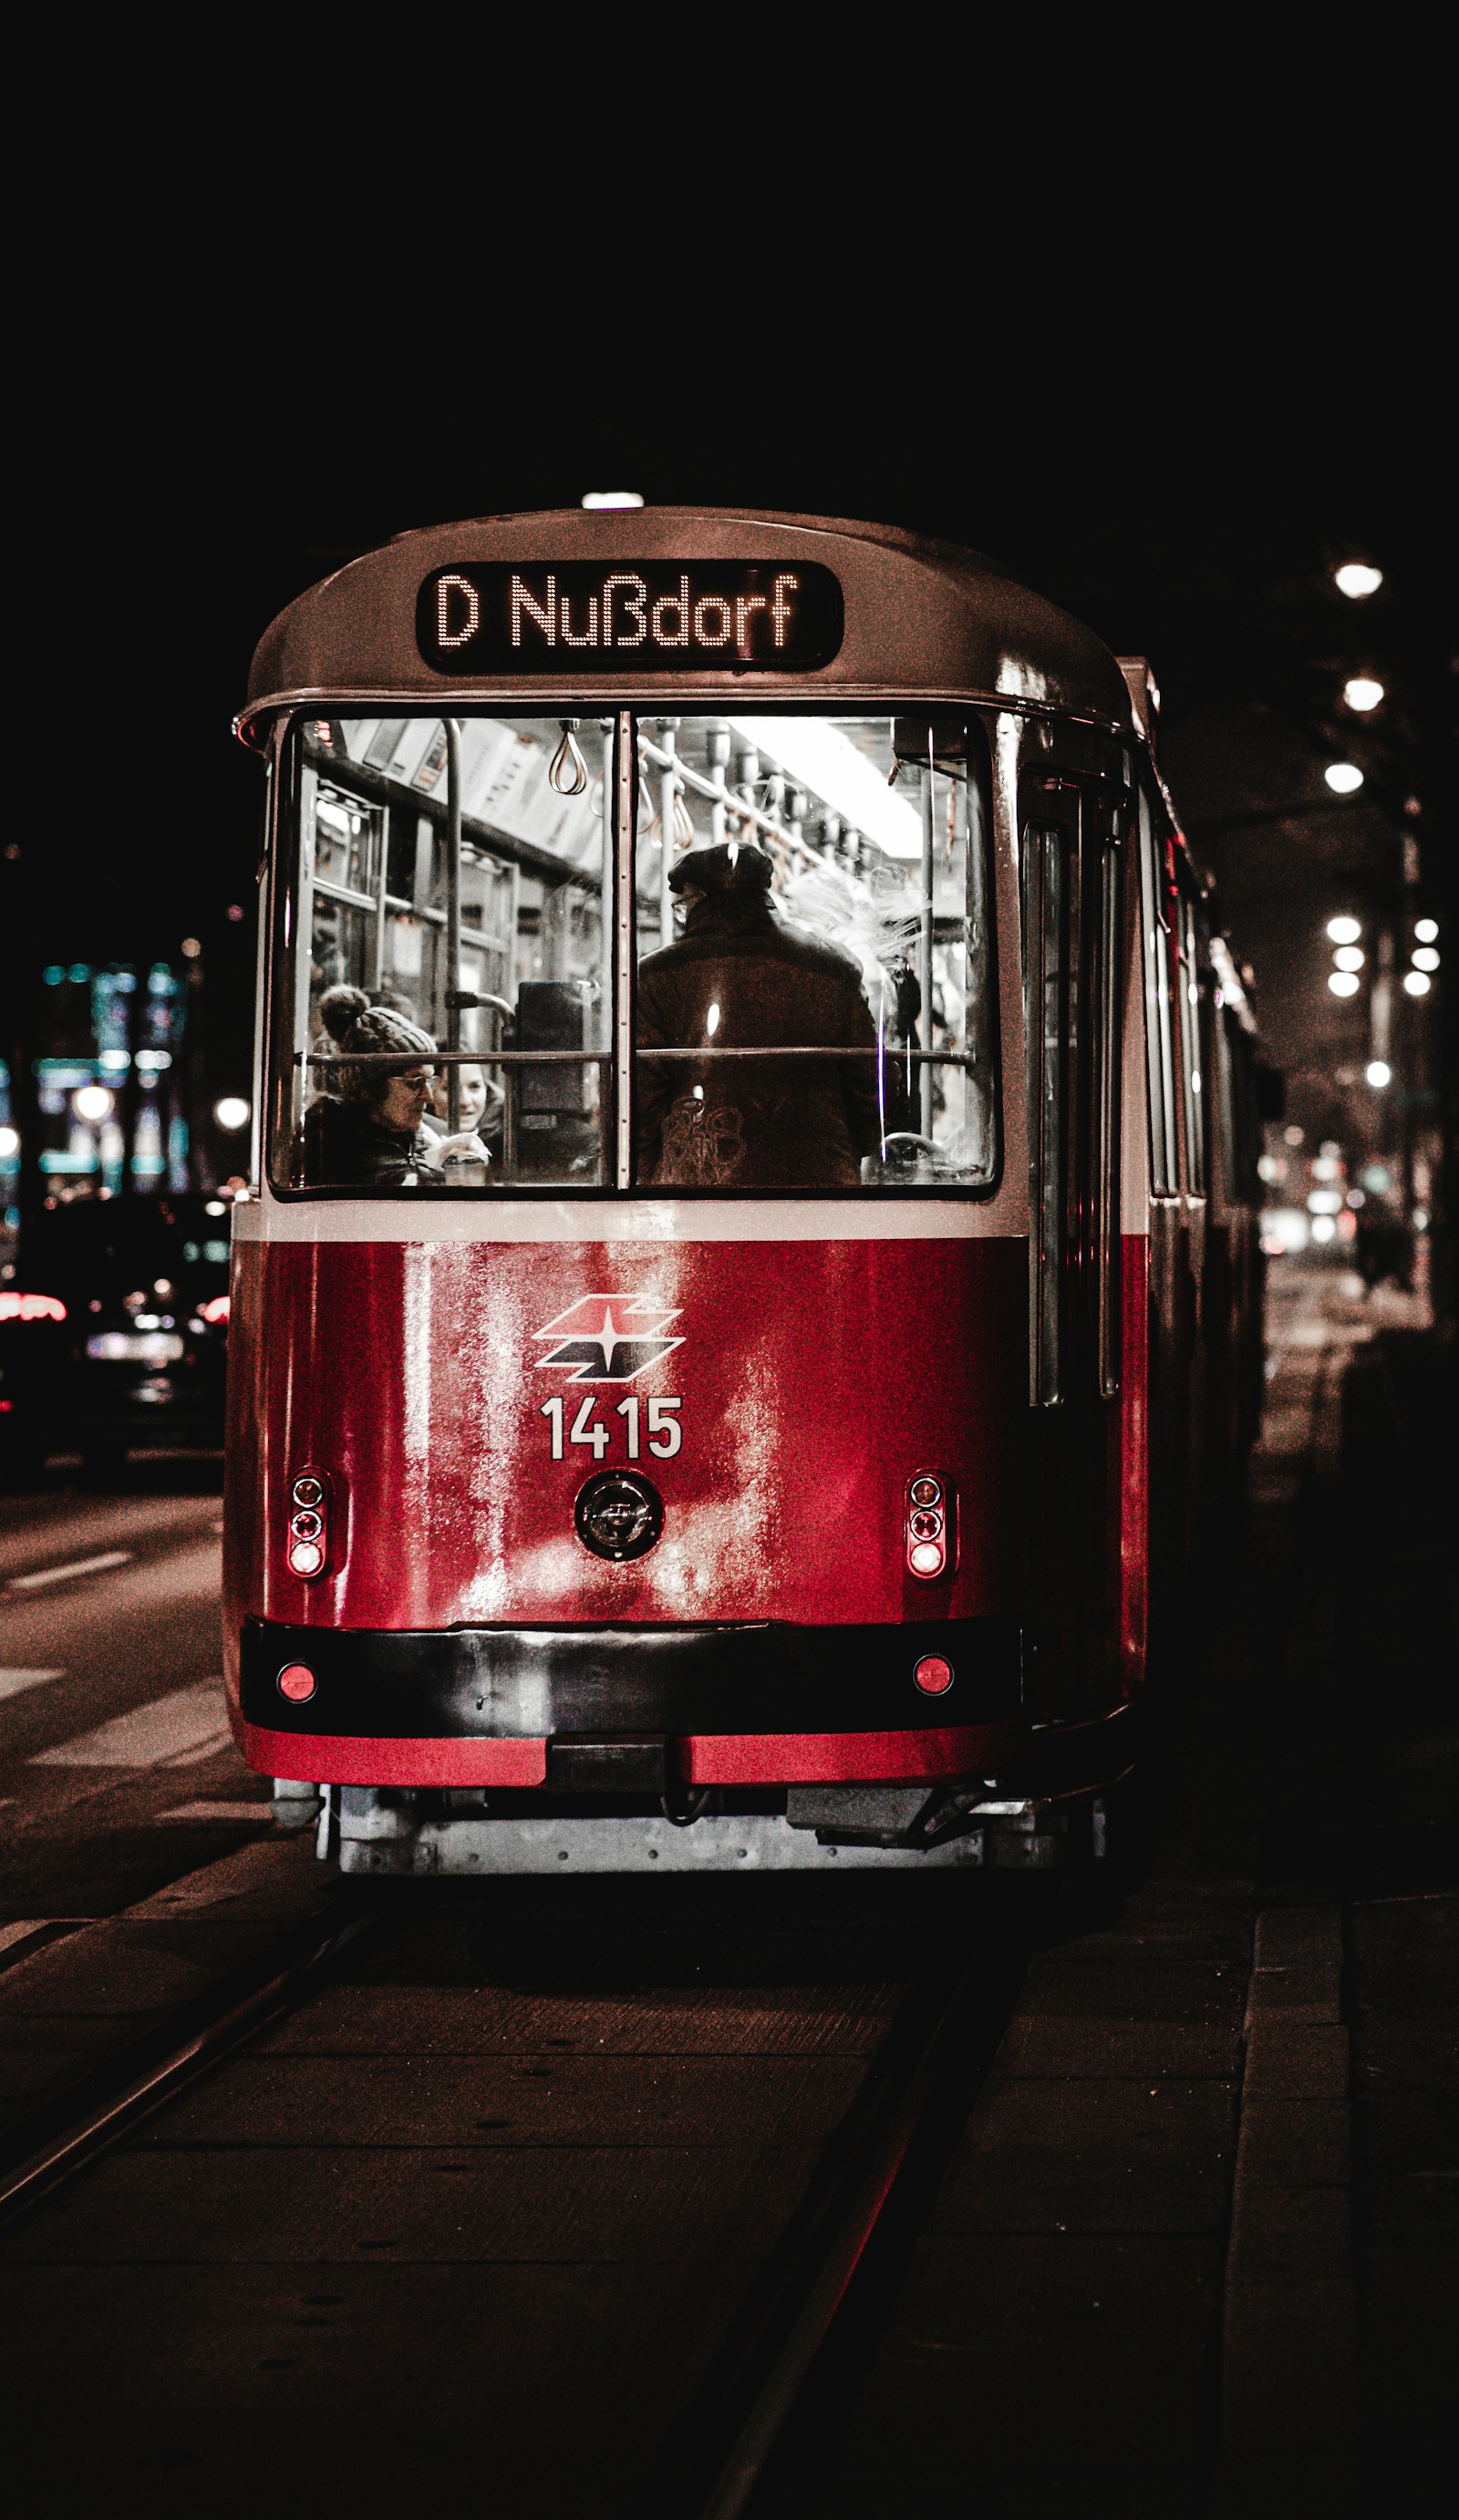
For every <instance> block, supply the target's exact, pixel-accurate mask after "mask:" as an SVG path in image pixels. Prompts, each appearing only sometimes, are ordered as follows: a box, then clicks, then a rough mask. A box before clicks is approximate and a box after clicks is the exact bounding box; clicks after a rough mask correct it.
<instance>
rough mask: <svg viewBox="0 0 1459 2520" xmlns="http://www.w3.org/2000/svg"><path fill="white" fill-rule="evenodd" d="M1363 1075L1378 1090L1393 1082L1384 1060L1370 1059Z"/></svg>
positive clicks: (1388, 1067)
mask: <svg viewBox="0 0 1459 2520" xmlns="http://www.w3.org/2000/svg"><path fill="white" fill-rule="evenodd" d="M1363 1074H1364V1075H1365V1076H1366V1078H1367V1080H1368V1083H1369V1084H1370V1085H1376V1086H1377V1087H1379V1088H1380V1090H1381V1089H1382V1087H1384V1086H1385V1085H1391V1083H1392V1081H1393V1071H1392V1069H1391V1067H1390V1065H1389V1063H1388V1060H1387V1059H1386V1058H1370V1059H1369V1061H1368V1064H1367V1066H1366V1067H1365V1068H1364V1070H1363ZM1354 1195H1355V1196H1358V1197H1360V1196H1361V1195H1362V1193H1361V1192H1358V1193H1354Z"/></svg>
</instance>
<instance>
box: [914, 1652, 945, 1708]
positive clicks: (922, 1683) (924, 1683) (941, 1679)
mask: <svg viewBox="0 0 1459 2520" xmlns="http://www.w3.org/2000/svg"><path fill="white" fill-rule="evenodd" d="M913 1677H914V1678H915V1680H916V1682H917V1686H918V1688H925V1689H926V1690H927V1693H928V1695H929V1697H940V1696H941V1695H942V1692H943V1690H944V1689H948V1688H951V1687H952V1665H951V1663H950V1662H946V1661H944V1660H943V1657H942V1656H941V1654H924V1655H923V1657H922V1660H921V1662H920V1663H919V1664H918V1666H917V1669H916V1672H915V1673H914V1675H913Z"/></svg>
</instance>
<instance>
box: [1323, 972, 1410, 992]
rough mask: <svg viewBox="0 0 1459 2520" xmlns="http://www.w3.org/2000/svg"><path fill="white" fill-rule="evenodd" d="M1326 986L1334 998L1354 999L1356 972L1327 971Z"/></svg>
mask: <svg viewBox="0 0 1459 2520" xmlns="http://www.w3.org/2000/svg"><path fill="white" fill-rule="evenodd" d="M1327 985H1328V987H1329V988H1330V989H1331V991H1332V993H1333V996H1334V997H1335V998H1355V997H1356V996H1357V993H1358V988H1359V985H1360V983H1359V981H1358V976H1357V973H1356V971H1329V973H1328V975H1327ZM1406 985H1407V984H1406V983H1405V986H1406Z"/></svg>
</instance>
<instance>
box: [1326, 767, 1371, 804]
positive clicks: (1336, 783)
mask: <svg viewBox="0 0 1459 2520" xmlns="http://www.w3.org/2000/svg"><path fill="white" fill-rule="evenodd" d="M1322 775H1323V778H1324V779H1325V780H1326V781H1327V784H1328V786H1329V787H1331V789H1332V791H1333V794H1334V795H1335V796H1355V795H1356V794H1357V791H1358V789H1359V788H1360V787H1361V786H1362V784H1363V774H1362V772H1361V771H1360V770H1359V768H1358V766H1357V763H1356V762H1355V761H1330V762H1329V763H1328V765H1327V768H1326V769H1325V770H1324V772H1323V774H1322Z"/></svg>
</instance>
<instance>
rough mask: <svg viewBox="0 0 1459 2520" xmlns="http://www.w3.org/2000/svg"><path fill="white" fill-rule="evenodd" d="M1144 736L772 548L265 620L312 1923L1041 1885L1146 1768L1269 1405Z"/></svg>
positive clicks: (819, 556)
mask: <svg viewBox="0 0 1459 2520" xmlns="http://www.w3.org/2000/svg"><path fill="white" fill-rule="evenodd" d="M1153 698H1154V695H1153V689H1152V686H1151V683H1150V678H1149V676H1148V674H1147V673H1146V671H1145V669H1144V668H1143V666H1133V665H1128V664H1126V665H1125V666H1124V667H1123V668H1121V666H1120V665H1119V664H1118V663H1117V661H1116V659H1115V658H1114V657H1113V656H1112V655H1111V654H1110V653H1109V652H1107V651H1106V650H1105V649H1104V648H1103V647H1102V646H1101V644H1100V642H1099V641H1098V640H1097V639H1096V638H1094V637H1093V636H1092V635H1091V634H1090V633H1089V632H1088V631H1086V630H1084V629H1083V628H1081V627H1080V626H1079V625H1078V624H1077V623H1076V622H1074V621H1072V620H1071V619H1070V618H1069V617H1068V616H1067V615H1066V614H1064V613H1062V612H1060V611H1059V610H1057V609H1056V608H1055V607H1053V606H1052V605H1049V604H1046V603H1044V602H1042V601H1041V600H1040V599H1038V598H1037V597H1035V596H1033V595H1030V594H1029V593H1028V592H1026V590H1025V589H1024V588H1022V587H1020V586H1018V585H1016V584H1015V583H1014V582H1012V581H1011V580H1010V579H1009V578H1008V577H1007V576H1005V575H1004V574H1003V573H1001V572H1000V571H999V570H998V569H997V568H996V567H994V566H992V565H990V564H989V563H987V562H983V561H981V560H980V559H978V558H977V557H976V556H974V555H972V554H970V553H967V552H963V551H960V550H956V549H953V548H950V547H948V546H945V545H941V544H936V543H932V542H928V541H926V540H923V539H920V538H918V537H916V536H914V535H911V534H908V533H903V532H898V531H895V530H893V529H890V528H887V527H881V526H868V525H861V524H848V523H844V522H841V521H835V520H824V519H818V518H814V517H792V516H778V515H775V516H750V515H741V514H739V513H731V512H726V511H706V512H696V511H691V510H687V509H661V510H652V509H650V510H644V511H624V512H615V511H609V512H599V513H579V512H569V513H564V514H549V515H533V516H517V517H488V518H484V519H477V520H475V521H473V522H470V523H466V524H458V525H450V526H442V527H439V528H433V529H432V530H429V531H426V532H419V533H410V534H404V535H401V536H399V537H397V539H396V540H395V541H393V542H392V543H390V544H389V545H388V547H387V548H386V549H385V550H382V551H378V552H373V553H370V554H368V555H367V556H366V557H365V558H363V559H361V560H359V561H356V562H353V563H352V564H351V565H350V566H348V567H346V568H343V569H342V570H341V571H340V572H339V573H338V574H337V575H335V576H334V577H332V578H329V579H327V580H326V581H325V582H324V583H323V584H322V585H320V586H317V587H315V588H313V589H311V590H310V591H309V592H308V593H307V594H305V595H303V596H301V597H300V598H299V599H298V600H297V602H296V603H295V604H293V605H291V606H290V607H289V608H288V609H287V610H286V611H285V612H284V613H282V614H281V615H280V617H279V619H278V620H277V621H276V622H275V623H274V624H273V625H272V627H271V628H270V629H269V631H268V632H267V634H266V636H265V637H264V639H263V641H262V643H261V645H260V647H259V649H258V652H257V655H256V658H255V660H254V666H253V672H252V680H251V697H250V701H249V706H248V710H247V712H246V714H245V716H244V717H243V718H242V719H241V720H240V731H241V732H242V734H243V736H244V738H245V740H246V741H247V742H250V743H251V744H252V745H253V746H254V747H255V748H256V749H258V750H259V751H260V752H261V753H262V754H263V755H264V756H265V758H266V760H267V763H268V767H269V786H270V799H269V821H268V830H269V842H268V870H269V872H268V891H267V901H268V908H267V917H266V921H265V933H264V945H263V950H262V956H261V982H260V1000H259V1010H260V1013H259V1036H260V1038H259V1060H260V1072H261V1088H260V1094H259V1097H258V1107H259V1112H260V1124H259V1143H258V1147H257V1152H256V1172H255V1188H254V1189H253V1191H252V1192H251V1194H250V1196H249V1197H248V1198H247V1199H244V1200H241V1201H240V1202H239V1204H238V1206H237V1208H236V1210H235V1217H234V1254H233V1288H232V1322H231V1331H232V1343H231V1357H230V1427H229V1459H228V1490H227V1521H226V1544H225V1546H226V1613H225V1619H226V1653H227V1664H228V1687H229V1691H230V1699H231V1704H232V1709H233V1716H234V1722H235V1727H236V1730H237V1733H238V1737H239V1740H240V1742H241V1744H242V1746H243V1749H244V1752H245V1755H246V1756H247V1758H248V1759H249V1761H250V1763H251V1765H252V1766H253V1767H254V1768H256V1769H258V1770H260V1771H261V1772H262V1773H264V1774H265V1775H268V1776H272V1777H274V1778H279V1779H283V1780H297V1781H301V1782H310V1781H312V1782H317V1783H318V1784H320V1785H322V1786H324V1787H327V1788H328V1793H327V1795H326V1797H325V1810H324V1820H323V1823H322V1827H321V1843H322V1845H325V1846H327V1847H328V1848H329V1849H330V1850H332V1851H338V1854H339V1856H340V1859H341V1861H342V1864H343V1865H344V1867H345V1868H346V1869H352V1870H400V1871H417V1872H422V1871H437V1870H482V1871H491V1870H497V1869H512V1870H529V1871H530V1870H543V1871H547V1870H554V1871H555V1870H557V1869H558V1868H561V1867H567V1868H583V1869H595V1868H596V1869H605V1870H619V1869H626V1868H640V1867H642V1868H648V1867H650V1866H658V1867H659V1868H676V1869H683V1868H695V1869H698V1868H731V1869H743V1868H753V1867H756V1866H771V1867H791V1868H816V1867H830V1866H831V1865H841V1866H844V1865H845V1864H847V1863H852V1864H856V1863H866V1864H876V1865H891V1866H895V1865H900V1866H903V1867H907V1866H920V1867H927V1866H932V1865H937V1864H960V1863H969V1862H978V1861H980V1860H982V1859H983V1857H984V1855H985V1854H987V1853H990V1851H991V1848H992V1844H993V1838H994V1835H995V1833H996V1824H997V1823H1002V1824H1003V1837H1004V1841H1005V1843H1007V1841H1008V1837H1009V1831H1008V1826H1007V1823H1009V1821H1010V1820H1012V1821H1013V1823H1014V1828H1013V1835H1014V1837H1017V1836H1018V1832H1019V1831H1020V1830H1022V1831H1023V1833H1024V1841H1025V1842H1024V1843H1023V1844H1022V1846H1021V1847H1020V1848H1019V1850H1018V1851H1019V1852H1021V1853H1022V1854H1023V1856H1024V1857H1025V1858H1027V1857H1028V1856H1030V1855H1033V1854H1035V1852H1036V1850H1037V1848H1038V1847H1039V1846H1042V1845H1044V1844H1046V1843H1051V1842H1052V1840H1053V1839H1054V1837H1056V1836H1057V1833H1058V1829H1057V1820H1058V1815H1059V1814H1060V1813H1061V1812H1064V1813H1068V1812H1071V1811H1076V1810H1078V1809H1079V1808H1080V1805H1081V1798H1082V1801H1083V1805H1084V1807H1087V1805H1088V1801H1089V1798H1091V1797H1093V1796H1095V1795H1097V1794H1098V1793H1099V1792H1100V1790H1101V1789H1102V1788H1103V1787H1105V1786H1107V1785H1108V1784H1109V1783H1110V1782H1111V1780H1113V1779H1115V1778H1117V1777H1119V1776H1120V1775H1121V1774H1122V1773H1123V1772H1124V1771H1125V1770H1126V1769H1127V1767H1128V1766H1129V1764H1130V1761H1131V1757H1132V1748H1133V1726H1134V1723H1135V1720H1136V1715H1137V1710H1138V1707H1139V1702H1140V1697H1141V1692H1142V1688H1143V1687H1144V1684H1145V1677H1146V1672H1147V1667H1148V1664H1149V1659H1150V1641H1151V1636H1152V1632H1153V1628H1154V1627H1155V1626H1156V1625H1157V1623H1158V1622H1159V1619H1160V1617H1161V1615H1162V1610H1163V1603H1164V1602H1165V1601H1166V1600H1168V1598H1169V1596H1170V1594H1171V1591H1172V1589H1173V1588H1174V1587H1175V1585H1177V1584H1178V1582H1179V1580H1180V1577H1181V1573H1182V1569H1183V1567H1184V1565H1185V1563H1186V1561H1187V1558H1188V1553H1189V1551H1190V1547H1191V1541H1192V1532H1193V1527H1194V1524H1195V1520H1196V1516H1197V1513H1198V1510H1199V1507H1200V1501H1201V1497H1202V1494H1203V1489H1204V1487H1205V1486H1206V1484H1207V1482H1208V1480H1209V1479H1210V1478H1211V1477H1212V1476H1220V1475H1222V1474H1224V1473H1228V1472H1229V1470H1230V1469H1231V1467H1232V1466H1233V1464H1234V1463H1236V1462H1237V1460H1238V1459H1239V1457H1240V1453H1241V1450H1242V1448H1243V1446H1244V1444H1245V1442H1246V1440H1247V1438H1248V1437H1249V1435H1250V1432H1251V1429H1252V1424H1253V1420H1254V1408H1255V1405H1256V1396H1257V1393H1258V1391H1259V1337H1260V1318H1259V1316H1260V1293H1259V1280H1258V1276H1257V1272H1258V1269H1259V1261H1258V1259H1257V1256H1256V1230H1255V1204H1256V1175H1255V1157H1256V1151H1257V1148H1256V1135H1257V1133H1256V1125H1255V1115H1254V1055H1253V1054H1254V1036H1253V1029H1252V1018H1251V1015H1250V1012H1249V1010H1248V1007H1247V1003H1246V998H1245V994H1244V991H1243V988H1242V984H1241V979H1240V976H1239V974H1238V972H1237V970H1236V968H1235V967H1234V965H1233V963H1232V960H1231V957H1230V955H1229V953H1228V952H1227V951H1226V949H1225V947H1224V945H1223V943H1222V941H1221V939H1220V938H1219V937H1216V936H1213V935H1212V934H1211V933H1210V929H1209V922H1208V906H1207V903H1206V901H1205V898H1204V894H1203V887H1202V885H1201V883H1200V881H1199V879H1198V877H1197V876H1196V874H1195V871H1194V869H1193V867H1192V864H1191V860H1190V857H1189V854H1188V852H1187V850H1186V848H1185V846H1184V844H1183V842H1182V840H1181V838H1180V836H1179V833H1178V831H1177V829H1176V826H1175V823H1174V820H1173V817H1172V813H1171V809H1170V805H1169V800H1168V798H1167V796H1166V795H1165V792H1164V790H1163V787H1162V784H1161V781H1160V778H1159V776H1158V774H1157V771H1156V768H1155V763H1154V759H1153V753H1152V746H1151V714H1152V705H1153ZM1050 1816H1053V1818H1054V1822H1055V1825H1054V1826H1052V1827H1051V1825H1050ZM989 1823H994V1824H995V1826H994V1827H993V1828H990V1826H989Z"/></svg>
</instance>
